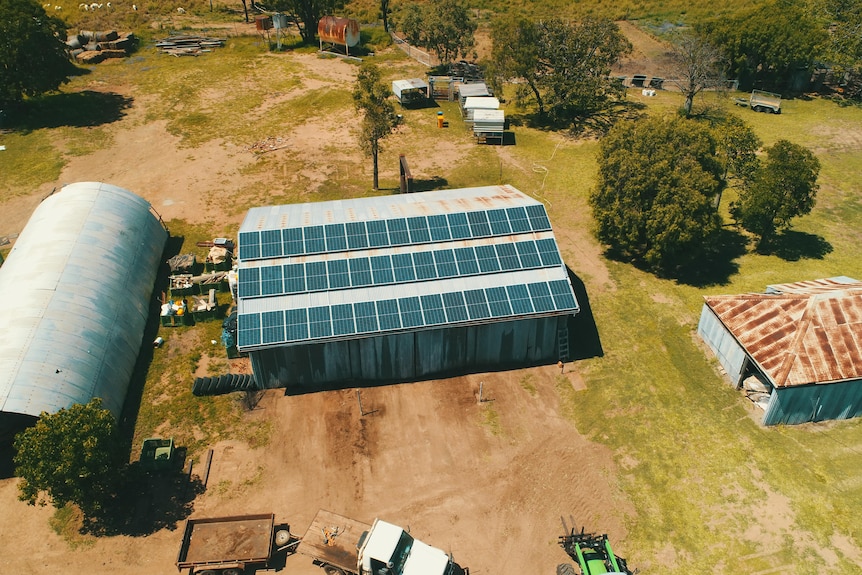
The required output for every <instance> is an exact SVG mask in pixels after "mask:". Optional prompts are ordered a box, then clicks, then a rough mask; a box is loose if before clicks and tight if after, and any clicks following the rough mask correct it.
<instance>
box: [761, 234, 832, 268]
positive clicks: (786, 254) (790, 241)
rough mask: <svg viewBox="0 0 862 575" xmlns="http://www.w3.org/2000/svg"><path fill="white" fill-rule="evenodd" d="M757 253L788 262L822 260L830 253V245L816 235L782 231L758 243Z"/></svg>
mask: <svg viewBox="0 0 862 575" xmlns="http://www.w3.org/2000/svg"><path fill="white" fill-rule="evenodd" d="M757 253H759V254H761V255H767V256H777V257H779V258H781V259H783V260H785V261H789V262H795V261H799V260H801V259H814V260H822V259H823V258H824V257H825V256H826V255H827V254H830V253H832V244H830V243H829V242H828V241H826V240H825V239H824V238H823V237H822V236H818V235H817V234H809V233H807V232H797V231H794V230H784V231H782V232H780V233H778V234H776V235H775V236H773V237H772V238H769V239H766V240H764V241H762V242H760V244H759V245H758V246H757Z"/></svg>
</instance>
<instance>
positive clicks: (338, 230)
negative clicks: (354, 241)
mask: <svg viewBox="0 0 862 575" xmlns="http://www.w3.org/2000/svg"><path fill="white" fill-rule="evenodd" d="M346 249H347V234H346V233H345V231H344V224H327V225H326V251H328V252H341V251H344V250H346Z"/></svg>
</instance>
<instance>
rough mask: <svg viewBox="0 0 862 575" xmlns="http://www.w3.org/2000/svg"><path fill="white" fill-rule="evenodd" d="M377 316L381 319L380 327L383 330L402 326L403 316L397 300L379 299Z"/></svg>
mask: <svg viewBox="0 0 862 575" xmlns="http://www.w3.org/2000/svg"><path fill="white" fill-rule="evenodd" d="M377 317H378V319H379V320H380V329H381V330H383V331H386V330H389V329H400V328H401V317H400V314H399V313H398V301H397V300H394V299H385V300H381V301H378V302H377Z"/></svg>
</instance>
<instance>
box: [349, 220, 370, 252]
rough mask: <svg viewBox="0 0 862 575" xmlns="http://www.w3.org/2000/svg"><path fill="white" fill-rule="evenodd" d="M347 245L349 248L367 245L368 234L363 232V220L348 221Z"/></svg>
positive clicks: (358, 248) (354, 248) (355, 248)
mask: <svg viewBox="0 0 862 575" xmlns="http://www.w3.org/2000/svg"><path fill="white" fill-rule="evenodd" d="M347 246H348V247H349V248H350V249H351V250H360V249H362V248H365V247H368V235H367V233H366V232H365V222H348V224H347Z"/></svg>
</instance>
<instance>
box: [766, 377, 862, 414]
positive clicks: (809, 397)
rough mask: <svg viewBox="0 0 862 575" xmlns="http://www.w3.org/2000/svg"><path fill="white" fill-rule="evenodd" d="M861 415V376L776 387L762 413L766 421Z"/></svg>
mask: <svg viewBox="0 0 862 575" xmlns="http://www.w3.org/2000/svg"><path fill="white" fill-rule="evenodd" d="M860 415H862V379H857V380H852V381H843V382H837V383H828V384H812V385H800V386H794V387H785V388H778V389H775V390H774V391H773V392H772V398H771V399H770V402H769V407H768V408H767V410H766V413H765V414H764V415H763V423H764V424H765V425H777V424H781V423H783V424H797V423H805V422H808V421H825V420H830V419H850V418H851V417H859V416H860Z"/></svg>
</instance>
